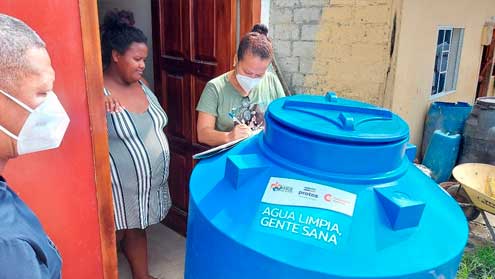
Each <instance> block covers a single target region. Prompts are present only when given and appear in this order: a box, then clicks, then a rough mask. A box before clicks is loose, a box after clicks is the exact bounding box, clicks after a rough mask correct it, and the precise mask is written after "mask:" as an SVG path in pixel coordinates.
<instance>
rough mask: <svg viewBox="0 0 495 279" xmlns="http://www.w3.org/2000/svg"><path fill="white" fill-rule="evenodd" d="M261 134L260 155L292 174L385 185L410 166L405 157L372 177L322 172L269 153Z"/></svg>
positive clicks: (398, 176) (401, 174)
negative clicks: (397, 165)
mask: <svg viewBox="0 0 495 279" xmlns="http://www.w3.org/2000/svg"><path fill="white" fill-rule="evenodd" d="M263 134H264V133H260V134H258V135H256V137H258V138H257V145H258V148H259V149H260V151H261V153H262V154H263V156H264V157H265V158H266V159H267V160H269V161H271V162H272V163H274V164H275V165H282V166H283V167H284V168H287V169H289V170H291V171H293V172H296V173H302V174H305V175H308V176H312V177H317V178H319V179H323V180H332V181H336V182H341V183H355V184H360V183H362V182H366V184H369V182H372V183H373V184H374V183H387V182H390V181H394V180H397V179H399V178H400V177H402V176H403V175H404V174H406V172H407V170H408V168H409V167H410V165H411V163H410V162H409V160H408V159H407V157H406V156H404V159H403V161H402V163H401V165H400V166H399V167H398V168H396V169H394V170H392V171H389V172H384V173H376V174H372V175H356V174H344V173H332V172H327V171H322V170H318V169H314V168H310V167H306V166H304V165H301V164H297V163H294V162H291V161H290V160H289V159H287V158H284V157H282V156H280V155H278V154H277V152H274V151H271V150H270V147H269V146H268V145H267V144H265V143H264V137H263ZM239 155H241V154H239Z"/></svg>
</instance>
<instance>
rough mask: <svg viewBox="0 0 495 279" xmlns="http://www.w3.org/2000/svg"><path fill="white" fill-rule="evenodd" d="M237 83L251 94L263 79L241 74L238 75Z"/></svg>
mask: <svg viewBox="0 0 495 279" xmlns="http://www.w3.org/2000/svg"><path fill="white" fill-rule="evenodd" d="M236 78H237V81H238V82H239V84H240V85H241V87H242V89H244V90H245V91H246V92H247V93H249V92H251V90H253V88H255V87H256V85H258V84H259V83H260V81H261V78H251V77H247V76H243V75H241V74H237V75H236Z"/></svg>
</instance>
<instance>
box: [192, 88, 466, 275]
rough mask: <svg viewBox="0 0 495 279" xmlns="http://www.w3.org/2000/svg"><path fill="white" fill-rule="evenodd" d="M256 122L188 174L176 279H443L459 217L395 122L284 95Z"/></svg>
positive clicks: (451, 269) (462, 240) (453, 255)
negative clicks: (253, 132)
mask: <svg viewBox="0 0 495 279" xmlns="http://www.w3.org/2000/svg"><path fill="white" fill-rule="evenodd" d="M265 121H266V127H265V131H264V132H263V133H262V134H258V135H257V136H255V137H253V138H250V139H248V140H246V141H243V142H242V143H240V144H239V145H237V146H235V147H234V148H233V149H231V150H229V151H228V152H226V153H223V154H221V155H218V156H216V157H211V158H208V159H205V160H202V161H201V162H200V163H199V164H198V165H197V166H196V168H195V169H194V171H193V173H192V176H191V180H190V201H189V220H188V234H187V250H186V268H185V278H186V279H211V278H215V279H222V278H229V279H234V278H236V279H237V278H240V279H248V278H249V279H253V278H260V279H261V278H262V279H280V278H284V279H295V278H298V279H299V278H305V279H330V278H335V279H337V278H339V279H343V278H361V279H364V278H389V279H390V278H417V279H419V278H446V279H449V278H455V275H456V272H457V268H458V265H459V262H460V260H461V256H462V254H463V250H464V246H465V244H466V241H467V236H468V227H467V223H466V218H465V217H464V214H463V213H462V210H461V209H460V208H459V206H458V204H457V203H456V202H455V201H454V200H453V199H452V198H451V197H450V196H449V195H448V194H447V193H446V192H445V191H443V190H442V189H440V188H439V187H438V185H436V184H435V182H434V181H432V180H431V179H430V178H428V177H426V176H425V175H424V174H423V173H422V172H421V171H420V170H418V169H417V168H416V167H415V166H414V165H413V164H412V163H411V162H410V160H409V159H408V156H409V157H411V156H412V155H413V154H412V151H413V150H414V149H413V148H408V139H409V128H408V126H407V124H406V123H405V122H404V121H403V120H402V119H401V118H400V117H399V116H397V115H395V114H393V113H392V112H390V111H388V110H385V109H382V108H378V107H375V106H372V105H369V104H365V103H361V102H356V101H351V100H347V99H341V98H337V96H335V95H334V94H328V95H327V96H325V97H323V96H308V95H296V96H291V97H286V98H283V99H278V100H276V101H274V102H272V104H271V105H270V106H269V108H268V110H267V112H266V114H265ZM406 150H409V151H407V152H406ZM406 154H407V155H406Z"/></svg>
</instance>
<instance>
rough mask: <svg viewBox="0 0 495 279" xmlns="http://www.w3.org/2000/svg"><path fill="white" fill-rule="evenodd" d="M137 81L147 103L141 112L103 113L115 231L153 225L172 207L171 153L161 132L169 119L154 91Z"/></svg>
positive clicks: (107, 91)
mask: <svg viewBox="0 0 495 279" xmlns="http://www.w3.org/2000/svg"><path fill="white" fill-rule="evenodd" d="M140 84H141V87H142V89H143V91H144V93H145V94H146V97H147V99H148V103H149V106H148V109H147V110H146V111H145V112H144V113H133V112H130V111H127V110H125V109H124V110H123V111H122V112H113V113H108V112H107V115H106V116H107V126H108V139H109V144H110V167H111V177H112V191H113V203H114V213H115V226H116V229H117V230H122V229H134V228H141V229H144V228H146V227H148V226H150V225H153V224H156V223H158V222H160V221H161V220H163V219H164V218H165V216H166V215H167V212H168V210H169V209H170V206H171V201H170V193H169V189H168V182H167V180H168V174H169V163H170V153H169V146H168V141H167V138H166V136H165V133H164V132H163V128H164V127H165V126H166V125H167V121H168V118H167V115H166V113H165V111H163V109H162V107H161V106H160V103H159V102H158V99H157V98H156V96H155V95H154V94H153V92H152V91H151V90H150V89H149V88H148V87H146V85H144V84H142V83H140ZM104 91H105V92H104V93H105V95H110V94H111V92H110V91H109V90H107V89H105V90H104Z"/></svg>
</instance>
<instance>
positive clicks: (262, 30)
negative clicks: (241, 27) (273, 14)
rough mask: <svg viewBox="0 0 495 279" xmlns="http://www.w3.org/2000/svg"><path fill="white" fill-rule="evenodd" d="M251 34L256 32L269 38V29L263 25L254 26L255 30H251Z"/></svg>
mask: <svg viewBox="0 0 495 279" xmlns="http://www.w3.org/2000/svg"><path fill="white" fill-rule="evenodd" d="M251 32H256V33H260V34H262V35H265V36H268V27H266V25H264V24H262V23H257V24H255V25H254V26H253V29H251Z"/></svg>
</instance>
